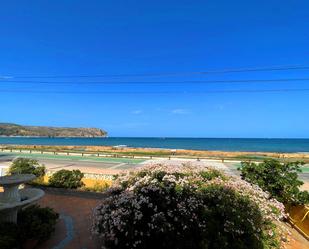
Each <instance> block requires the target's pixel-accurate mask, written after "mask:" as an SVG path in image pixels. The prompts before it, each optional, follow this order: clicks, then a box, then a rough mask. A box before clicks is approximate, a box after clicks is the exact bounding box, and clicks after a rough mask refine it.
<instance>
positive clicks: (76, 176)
mask: <svg viewBox="0 0 309 249" xmlns="http://www.w3.org/2000/svg"><path fill="white" fill-rule="evenodd" d="M83 177H84V174H83V173H82V172H81V171H80V170H72V171H71V170H66V169H62V170H59V171H57V172H56V173H54V174H53V175H52V176H51V177H50V179H49V184H50V186H52V187H56V188H69V189H76V188H80V187H82V186H83V185H84V183H83V182H82V178H83Z"/></svg>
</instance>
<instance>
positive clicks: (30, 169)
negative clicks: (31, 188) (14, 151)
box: [9, 158, 46, 178]
mask: <svg viewBox="0 0 309 249" xmlns="http://www.w3.org/2000/svg"><path fill="white" fill-rule="evenodd" d="M45 171H46V168H45V166H44V165H41V164H39V162H38V161H37V160H35V159H30V158H17V159H15V160H14V161H13V162H12V164H11V166H10V168H9V173H10V174H12V175H13V174H33V175H35V176H36V177H38V178H42V177H43V176H44V175H45Z"/></svg>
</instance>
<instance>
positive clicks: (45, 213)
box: [18, 205, 59, 241]
mask: <svg viewBox="0 0 309 249" xmlns="http://www.w3.org/2000/svg"><path fill="white" fill-rule="evenodd" d="M58 218H59V215H58V214H57V213H56V212H55V211H53V209H51V208H48V207H46V208H41V207H39V206H38V205H32V206H29V207H27V208H25V209H23V210H21V211H20V212H19V213H18V227H19V231H20V239H21V240H22V241H25V240H27V239H35V240H38V241H45V240H47V239H49V237H50V235H51V234H52V233H53V232H54V231H55V225H56V222H57V219H58Z"/></svg>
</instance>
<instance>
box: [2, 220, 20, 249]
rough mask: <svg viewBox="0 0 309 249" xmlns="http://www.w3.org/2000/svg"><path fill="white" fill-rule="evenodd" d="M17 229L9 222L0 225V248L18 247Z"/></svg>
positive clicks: (11, 248)
mask: <svg viewBox="0 0 309 249" xmlns="http://www.w3.org/2000/svg"><path fill="white" fill-rule="evenodd" d="M18 231H19V230H18V227H17V225H15V224H13V223H9V222H5V223H0V248H1V249H13V248H17V246H18Z"/></svg>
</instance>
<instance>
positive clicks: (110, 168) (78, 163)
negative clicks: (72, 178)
mask: <svg viewBox="0 0 309 249" xmlns="http://www.w3.org/2000/svg"><path fill="white" fill-rule="evenodd" d="M17 157H29V155H26V156H25V155H18V154H12V153H0V165H1V164H2V165H9V164H10V163H11V162H12V160H14V159H15V158H17ZM31 158H33V159H37V160H38V161H39V163H41V164H44V165H45V166H46V168H47V169H48V170H60V169H69V170H73V169H80V170H81V171H82V172H84V173H103V174H116V173H118V172H120V171H122V170H126V169H132V168H136V167H138V166H140V165H139V163H136V162H135V161H132V160H130V159H119V160H115V159H113V158H112V159H110V158H101V160H99V161H98V160H91V158H89V159H87V158H85V159H82V160H78V159H72V158H68V159H62V158H58V156H55V157H54V158H42V157H40V156H36V155H34V154H32V155H31Z"/></svg>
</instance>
